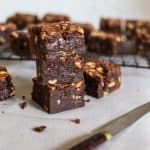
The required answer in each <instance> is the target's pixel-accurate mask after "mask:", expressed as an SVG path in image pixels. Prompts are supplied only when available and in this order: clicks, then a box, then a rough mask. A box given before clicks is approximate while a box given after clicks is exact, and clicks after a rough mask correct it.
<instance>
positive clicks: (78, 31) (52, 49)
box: [29, 22, 84, 56]
mask: <svg viewBox="0 0 150 150" xmlns="http://www.w3.org/2000/svg"><path fill="white" fill-rule="evenodd" d="M29 31H30V35H31V42H30V43H31V44H30V46H31V47H30V48H31V50H32V51H33V54H34V55H36V56H41V55H49V54H51V55H52V54H55V55H60V54H62V55H66V54H74V53H82V52H83V50H84V31H83V29H82V28H81V27H79V26H76V25H74V24H72V23H70V22H59V23H51V24H48V23H43V24H40V25H35V26H32V27H31V28H30V29H29Z"/></svg>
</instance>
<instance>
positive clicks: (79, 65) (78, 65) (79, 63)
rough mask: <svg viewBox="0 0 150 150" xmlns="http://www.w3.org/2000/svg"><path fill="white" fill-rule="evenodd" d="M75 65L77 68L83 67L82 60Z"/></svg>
mask: <svg viewBox="0 0 150 150" xmlns="http://www.w3.org/2000/svg"><path fill="white" fill-rule="evenodd" d="M75 66H76V67H77V68H79V69H81V68H82V65H81V61H77V62H75Z"/></svg>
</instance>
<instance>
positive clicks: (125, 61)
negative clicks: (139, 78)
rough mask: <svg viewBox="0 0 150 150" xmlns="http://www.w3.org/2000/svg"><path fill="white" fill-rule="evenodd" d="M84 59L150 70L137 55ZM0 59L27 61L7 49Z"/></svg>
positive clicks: (149, 64) (0, 50)
mask: <svg viewBox="0 0 150 150" xmlns="http://www.w3.org/2000/svg"><path fill="white" fill-rule="evenodd" d="M84 57H85V59H91V58H92V59H100V60H104V61H106V62H113V63H116V64H119V65H121V66H124V67H136V68H145V69H150V59H149V58H147V57H143V56H137V55H134V54H133V55H126V54H125V55H116V56H100V55H98V54H94V53H89V52H86V53H85V54H84ZM0 59H5V60H29V59H28V58H25V57H20V56H17V55H15V54H13V53H12V52H11V51H10V50H9V49H7V48H4V47H1V48H0Z"/></svg>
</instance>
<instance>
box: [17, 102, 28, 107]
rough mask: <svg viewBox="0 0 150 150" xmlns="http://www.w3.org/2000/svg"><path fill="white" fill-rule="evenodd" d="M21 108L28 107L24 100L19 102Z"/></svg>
mask: <svg viewBox="0 0 150 150" xmlns="http://www.w3.org/2000/svg"><path fill="white" fill-rule="evenodd" d="M19 106H20V108H21V109H24V108H25V107H27V102H22V103H20V104H19Z"/></svg>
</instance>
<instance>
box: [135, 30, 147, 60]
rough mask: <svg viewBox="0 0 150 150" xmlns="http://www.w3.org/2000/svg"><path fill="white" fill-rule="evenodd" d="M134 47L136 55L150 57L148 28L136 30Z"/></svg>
mask: <svg viewBox="0 0 150 150" xmlns="http://www.w3.org/2000/svg"><path fill="white" fill-rule="evenodd" d="M136 47H137V50H138V54H140V55H144V56H147V57H148V56H150V28H149V29H144V28H143V29H140V28H139V29H137V30H136Z"/></svg>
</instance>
